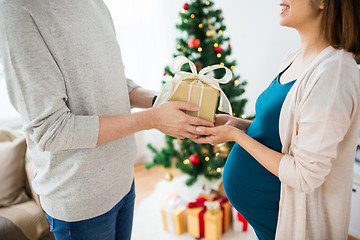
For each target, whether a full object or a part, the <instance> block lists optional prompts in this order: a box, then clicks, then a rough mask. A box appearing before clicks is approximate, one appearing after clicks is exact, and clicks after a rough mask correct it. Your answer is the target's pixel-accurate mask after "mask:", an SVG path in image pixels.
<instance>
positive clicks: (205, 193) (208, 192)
mask: <svg viewBox="0 0 360 240" xmlns="http://www.w3.org/2000/svg"><path fill="white" fill-rule="evenodd" d="M199 197H203V198H205V199H206V200H208V201H213V200H214V199H215V198H216V197H219V192H218V191H216V190H215V189H213V188H211V187H210V186H207V185H204V186H203V187H202V190H201V191H200V193H199Z"/></svg>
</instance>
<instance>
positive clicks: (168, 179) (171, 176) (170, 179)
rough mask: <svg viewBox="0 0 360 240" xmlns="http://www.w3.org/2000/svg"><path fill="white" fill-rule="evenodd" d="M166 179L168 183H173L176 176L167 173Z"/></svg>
mask: <svg viewBox="0 0 360 240" xmlns="http://www.w3.org/2000/svg"><path fill="white" fill-rule="evenodd" d="M164 178H165V180H166V181H168V182H171V181H172V180H173V178H174V176H173V175H172V174H171V173H166V174H165V176H164Z"/></svg>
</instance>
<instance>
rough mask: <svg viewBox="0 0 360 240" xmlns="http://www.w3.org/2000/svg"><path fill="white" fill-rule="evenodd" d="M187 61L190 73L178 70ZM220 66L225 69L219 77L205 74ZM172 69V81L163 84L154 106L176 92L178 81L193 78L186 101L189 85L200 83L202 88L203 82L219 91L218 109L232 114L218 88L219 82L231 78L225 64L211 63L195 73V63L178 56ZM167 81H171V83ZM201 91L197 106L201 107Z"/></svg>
mask: <svg viewBox="0 0 360 240" xmlns="http://www.w3.org/2000/svg"><path fill="white" fill-rule="evenodd" d="M187 63H188V64H189V65H190V69H191V73H190V72H184V71H181V70H180V69H181V67H182V66H183V65H184V64H187ZM220 68H223V69H225V75H224V77H222V78H221V79H216V78H214V77H210V76H207V75H206V74H207V73H209V72H211V71H214V70H216V69H220ZM172 69H173V71H175V76H174V78H173V79H172V81H169V82H167V83H165V84H164V86H163V87H162V89H161V91H160V94H159V96H158V97H157V99H156V101H155V103H154V106H157V105H159V104H161V103H163V102H165V101H168V100H169V99H170V98H171V97H172V96H173V95H174V93H175V92H176V90H177V89H178V87H179V85H180V83H181V82H182V81H183V80H185V79H193V82H192V83H191V85H190V90H189V97H188V102H190V96H191V94H190V93H191V87H192V86H193V85H194V84H196V85H201V86H202V89H203V86H204V84H203V83H206V84H208V85H209V86H210V87H212V88H214V89H217V90H219V91H220V103H219V110H220V111H222V112H227V113H229V114H230V115H232V108H231V104H230V101H229V99H228V98H227V97H226V95H225V93H224V92H223V90H222V89H221V88H220V85H219V84H220V83H221V84H225V83H228V82H229V81H230V80H231V78H232V73H231V71H230V69H228V68H227V67H225V66H222V65H219V64H217V65H212V66H208V67H206V68H203V69H202V70H201V71H200V72H199V73H197V71H196V66H195V64H194V63H193V62H192V61H190V60H189V59H188V58H186V57H184V56H178V57H176V58H175V59H174V61H173V64H172ZM169 83H171V84H172V85H171V84H169ZM202 93H203V92H201V97H200V103H199V107H201V102H202ZM224 101H225V103H224Z"/></svg>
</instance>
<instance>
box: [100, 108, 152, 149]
mask: <svg viewBox="0 0 360 240" xmlns="http://www.w3.org/2000/svg"><path fill="white" fill-rule="evenodd" d="M151 115H152V110H150V109H149V110H144V111H141V112H137V113H131V114H124V115H117V116H100V117H99V137H98V142H97V144H98V145H99V144H102V143H106V142H110V141H113V140H115V139H118V138H122V137H125V136H128V135H131V134H134V133H136V132H139V131H142V130H148V129H150V128H153V126H152V122H151V119H152V118H153V117H152V116H151Z"/></svg>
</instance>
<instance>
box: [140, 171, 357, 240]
mask: <svg viewBox="0 0 360 240" xmlns="http://www.w3.org/2000/svg"><path fill="white" fill-rule="evenodd" d="M167 173H170V174H172V175H173V176H174V177H176V176H180V175H182V173H181V171H180V170H179V169H176V168H170V169H165V168H163V167H159V166H156V167H153V168H151V169H150V170H146V169H145V167H144V164H138V165H135V192H136V198H135V206H136V205H138V204H139V203H140V202H141V201H142V200H143V199H144V198H146V197H147V196H149V195H150V194H151V193H152V192H153V191H154V189H155V185H156V183H157V182H159V181H160V180H162V179H165V178H164V177H165V174H167ZM348 240H360V239H358V238H355V237H352V236H349V237H348Z"/></svg>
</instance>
